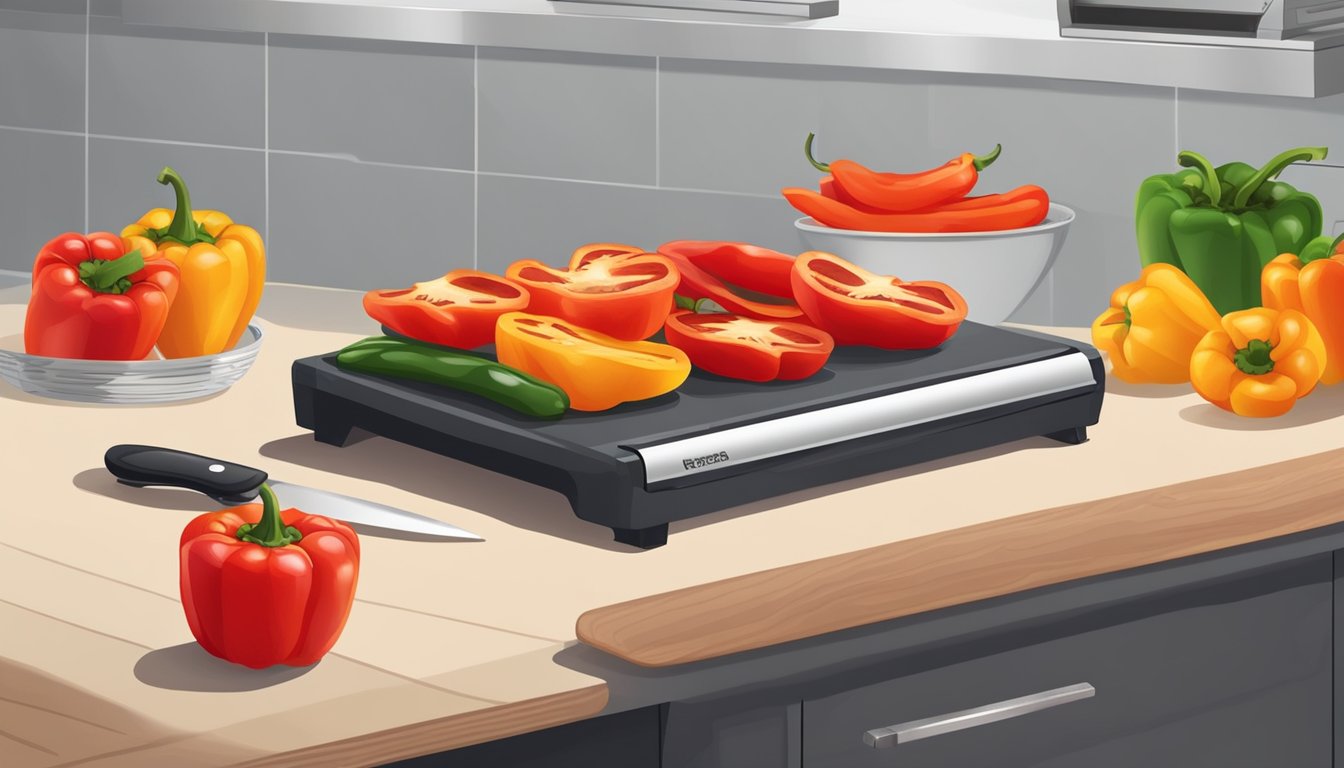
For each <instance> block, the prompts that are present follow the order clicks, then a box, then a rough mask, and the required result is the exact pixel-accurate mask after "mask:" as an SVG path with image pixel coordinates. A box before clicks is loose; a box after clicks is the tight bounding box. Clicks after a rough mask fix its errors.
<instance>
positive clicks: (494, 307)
mask: <svg viewBox="0 0 1344 768" xmlns="http://www.w3.org/2000/svg"><path fill="white" fill-rule="evenodd" d="M530 299H531V297H530V296H529V295H528V292H527V289H526V288H523V287H522V286H521V285H518V284H517V283H515V282H513V281H511V280H506V279H504V278H502V277H499V276H498V275H492V274H489V273H488V272H479V271H477V270H474V269H455V270H453V271H452V272H449V273H448V274H446V275H444V276H443V277H440V278H439V279H437V280H430V281H428V282H424V283H416V284H415V285H413V286H411V287H410V288H401V289H398V290H377V291H369V292H368V293H366V294H364V311H365V312H367V313H368V314H369V317H372V318H373V319H374V320H377V321H378V322H380V323H382V324H383V325H385V326H387V327H388V328H390V329H391V330H393V331H395V332H397V333H399V334H401V335H402V336H409V337H410V338H412V339H418V340H420V341H427V342H429V343H431V344H441V345H443V346H445V347H456V348H458V349H474V348H476V347H479V346H482V345H485V344H489V343H491V342H493V341H494V340H495V321H496V320H498V319H499V316H500V315H502V314H504V313H505V312H518V311H520V310H523V309H526V308H527V304H528V302H529V301H530Z"/></svg>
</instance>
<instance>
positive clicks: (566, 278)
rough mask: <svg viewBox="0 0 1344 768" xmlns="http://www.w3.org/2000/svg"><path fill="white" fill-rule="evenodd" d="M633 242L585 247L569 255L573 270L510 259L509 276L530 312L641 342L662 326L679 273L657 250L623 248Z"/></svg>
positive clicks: (538, 262) (507, 273) (670, 306)
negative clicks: (523, 294) (521, 290)
mask: <svg viewBox="0 0 1344 768" xmlns="http://www.w3.org/2000/svg"><path fill="white" fill-rule="evenodd" d="M629 247H630V246H615V245H607V244H602V243H598V244H594V245H589V246H583V247H582V248H579V249H578V250H577V251H575V253H574V256H573V257H572V258H571V259H570V268H569V269H554V268H552V267H548V266H546V265H545V264H543V263H541V262H540V261H536V260H535V259H523V260H521V261H515V262H514V263H513V264H510V265H509V268H508V270H506V271H505V275H506V276H508V278H509V279H510V280H513V281H515V282H517V283H518V284H519V285H522V286H523V287H525V288H526V289H527V291H528V293H529V294H530V295H531V301H530V302H529V303H528V306H527V311H528V312H529V313H531V314H536V315H549V316H551V317H559V318H563V319H565V320H568V321H569V322H571V323H573V324H575V325H578V326H582V327H584V328H587V329H589V330H592V331H597V332H598V333H602V334H606V335H607V336H611V337H613V338H616V339H622V340H624V341H639V340H641V339H647V338H648V337H650V336H652V335H653V334H655V333H657V332H658V329H659V328H662V327H663V320H665V319H666V318H667V315H668V313H669V312H671V311H672V294H673V292H674V291H676V289H677V282H678V281H679V280H680V276H679V275H678V274H677V269H676V267H674V266H673V265H672V262H671V261H669V260H667V259H665V258H663V257H662V256H659V255H658V254H656V253H643V252H640V251H634V252H631V251H629V250H624V249H626V248H629Z"/></svg>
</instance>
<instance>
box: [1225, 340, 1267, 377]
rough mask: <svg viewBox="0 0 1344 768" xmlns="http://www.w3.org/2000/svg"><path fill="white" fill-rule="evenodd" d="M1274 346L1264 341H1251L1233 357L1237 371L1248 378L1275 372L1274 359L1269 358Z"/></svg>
mask: <svg viewBox="0 0 1344 768" xmlns="http://www.w3.org/2000/svg"><path fill="white" fill-rule="evenodd" d="M1273 349H1274V345H1273V344H1270V343H1269V342H1268V341H1265V340H1264V339H1251V340H1250V341H1249V342H1247V344H1246V346H1245V347H1243V348H1241V349H1238V350H1237V353H1236V354H1235V355H1233V356H1232V362H1233V363H1236V366H1237V370H1239V371H1241V372H1242V373H1244V374H1246V375H1247V376H1263V375H1265V374H1266V373H1270V372H1271V371H1273V370H1274V359H1273V358H1271V357H1270V356H1269V353H1270V352H1271V351H1273Z"/></svg>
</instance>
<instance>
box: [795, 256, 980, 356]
mask: <svg viewBox="0 0 1344 768" xmlns="http://www.w3.org/2000/svg"><path fill="white" fill-rule="evenodd" d="M793 295H794V296H796V297H797V298H798V305H799V306H801V307H802V308H803V310H804V311H806V312H807V317H808V319H809V320H811V321H812V322H813V323H814V324H816V326H817V327H818V328H821V329H822V330H824V331H826V332H827V333H829V334H831V336H832V337H833V338H834V339H835V343H836V344H855V345H862V346H869V347H879V348H881V349H927V348H929V347H934V346H937V345H939V344H941V343H943V342H944V341H946V340H947V339H949V338H951V337H952V334H954V333H956V331H957V328H959V327H960V326H961V323H962V321H964V320H965V319H966V300H965V299H963V298H962V297H961V295H960V294H958V293H957V292H956V291H954V290H952V288H951V286H948V285H946V284H944V283H937V282H932V281H921V282H914V283H906V282H902V281H901V280H900V279H899V278H895V277H891V276H885V275H874V274H873V273H871V272H869V271H867V270H865V269H862V268H861V267H858V266H855V265H854V264H850V263H849V262H847V261H845V260H844V259H841V258H839V257H838V256H834V255H832V254H829V253H821V252H819V251H809V252H808V253H804V254H803V255H801V256H799V257H798V260H797V261H796V262H794V267H793Z"/></svg>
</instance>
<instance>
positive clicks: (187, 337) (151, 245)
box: [121, 168, 266, 358]
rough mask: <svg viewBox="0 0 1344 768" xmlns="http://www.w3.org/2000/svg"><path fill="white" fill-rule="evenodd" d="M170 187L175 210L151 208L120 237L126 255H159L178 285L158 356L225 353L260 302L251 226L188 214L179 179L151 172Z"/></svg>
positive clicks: (258, 255)
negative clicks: (177, 273)
mask: <svg viewBox="0 0 1344 768" xmlns="http://www.w3.org/2000/svg"><path fill="white" fill-rule="evenodd" d="M158 180H159V183H160V184H170V185H172V187H173V192H174V193H175V194H176V196H177V209H176V210H175V211H170V210H168V209H166V208H155V209H153V210H151V211H149V212H148V213H146V214H145V215H144V216H142V217H140V220H139V221H137V222H136V223H134V224H132V225H130V226H129V227H126V228H125V229H123V230H122V231H121V240H122V243H123V244H124V245H125V247H126V250H127V252H130V251H131V250H133V249H137V248H138V249H140V250H141V252H142V253H143V254H144V255H145V258H147V259H148V258H150V257H151V256H156V255H157V256H161V257H165V258H167V259H168V260H169V261H171V262H173V263H174V264H176V265H177V267H178V270H179V271H180V272H181V273H182V285H181V288H180V289H179V291H178V294H177V298H176V300H174V301H173V306H172V308H171V309H170V310H169V312H168V321H167V322H166V323H165V324H164V327H163V332H162V333H161V334H159V342H158V347H159V352H161V353H162V354H163V356H164V357H170V358H178V357H196V356H198V355H213V354H215V353H217V352H222V351H224V350H226V349H232V348H233V346H234V345H235V344H237V343H238V339H239V338H241V337H242V335H243V331H244V330H246V329H247V323H248V321H250V320H251V319H252V315H253V313H255V312H256V311H257V305H258V304H260V303H261V291H262V286H263V285H264V283H265V280H266V249H265V246H264V245H263V244H262V241H261V235H260V234H258V233H257V231H256V230H255V229H253V228H251V227H246V226H243V225H241V224H234V223H233V220H232V219H230V218H229V217H228V216H226V215H225V214H223V213H220V212H219V211H193V210H192V208H191V196H190V195H189V194H188V193H187V185H186V184H185V183H183V181H182V177H181V176H179V175H178V174H177V172H176V171H174V170H173V169H172V168H164V169H163V171H162V172H160V173H159V179H158Z"/></svg>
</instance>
